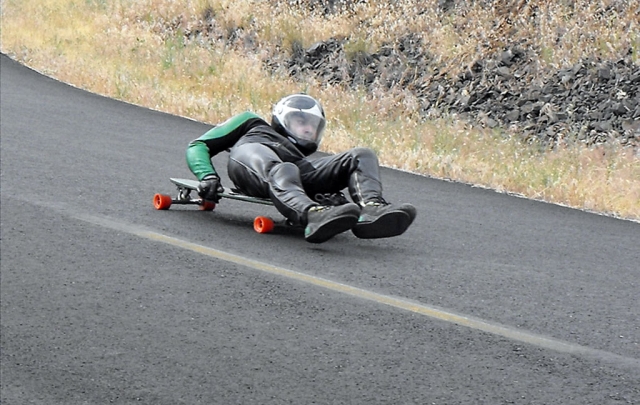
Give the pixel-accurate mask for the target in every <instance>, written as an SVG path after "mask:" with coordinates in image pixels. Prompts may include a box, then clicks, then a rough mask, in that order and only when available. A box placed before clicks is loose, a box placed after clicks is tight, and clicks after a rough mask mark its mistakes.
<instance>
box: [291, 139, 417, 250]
mask: <svg viewBox="0 0 640 405" xmlns="http://www.w3.org/2000/svg"><path fill="white" fill-rule="evenodd" d="M299 166H300V168H301V172H302V175H301V177H302V181H303V184H304V186H305V189H307V191H308V192H310V193H311V192H313V193H323V192H337V191H339V190H341V189H344V188H345V187H348V189H349V194H350V195H351V198H352V199H353V201H354V202H356V203H357V204H358V205H360V206H361V207H362V211H361V214H360V218H359V220H358V223H357V225H356V226H355V227H354V228H353V233H354V234H355V235H356V236H357V237H359V238H386V237H390V236H397V235H400V234H402V233H404V232H405V231H406V230H407V228H408V227H409V226H410V225H411V223H412V222H413V220H414V219H415V217H416V209H415V208H414V207H413V206H412V205H411V204H399V205H397V204H389V203H387V202H386V201H385V200H384V199H383V198H382V183H381V181H380V170H379V164H378V158H377V157H376V155H375V153H374V152H373V151H372V150H371V149H367V148H355V149H351V150H349V151H346V152H344V153H341V154H338V155H333V156H327V157H323V158H319V159H315V160H310V161H309V162H308V163H305V164H304V165H303V164H300V165H299Z"/></svg>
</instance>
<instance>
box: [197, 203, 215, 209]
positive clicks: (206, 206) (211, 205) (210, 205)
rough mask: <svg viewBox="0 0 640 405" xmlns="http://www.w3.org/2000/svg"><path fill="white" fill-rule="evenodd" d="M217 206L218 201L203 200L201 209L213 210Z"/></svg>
mask: <svg viewBox="0 0 640 405" xmlns="http://www.w3.org/2000/svg"><path fill="white" fill-rule="evenodd" d="M215 207H216V203H214V202H211V201H203V202H202V204H200V210H201V211H213V209H214V208H215Z"/></svg>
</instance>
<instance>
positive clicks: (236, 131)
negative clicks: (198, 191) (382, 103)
mask: <svg viewBox="0 0 640 405" xmlns="http://www.w3.org/2000/svg"><path fill="white" fill-rule="evenodd" d="M227 149H230V155H229V163H228V168H227V169H228V174H229V178H230V179H231V181H233V183H234V185H235V187H236V188H237V189H238V190H240V191H241V192H243V193H245V194H247V195H250V196H255V197H263V198H270V199H271V201H273V203H274V205H275V207H276V208H277V209H278V211H279V212H280V213H282V214H283V215H284V216H285V217H286V218H287V219H289V220H290V221H291V222H292V223H294V224H300V225H306V211H307V210H308V209H309V208H310V207H311V206H313V205H318V203H317V202H316V201H314V200H313V199H312V197H313V196H315V195H316V194H325V193H337V192H340V191H342V190H344V189H345V188H347V189H348V192H349V195H350V196H351V198H352V200H353V201H354V202H355V203H357V204H360V203H363V202H366V201H369V200H370V199H372V198H375V197H381V194H382V184H381V182H380V170H379V165H378V159H377V157H376V155H375V153H374V152H373V151H372V150H370V149H367V148H354V149H351V150H348V151H346V152H343V153H339V154H336V155H330V156H315V157H314V156H307V155H306V154H305V153H303V152H302V151H300V150H299V149H298V148H297V147H296V145H295V144H294V143H293V142H292V141H291V140H289V139H288V138H287V137H285V136H283V135H281V134H279V133H278V132H276V131H275V130H274V129H273V128H272V127H271V125H269V124H268V123H267V122H266V121H264V120H263V119H262V118H260V117H259V116H257V115H255V114H253V113H251V112H244V113H241V114H238V115H236V116H234V117H232V118H230V119H229V120H227V121H225V122H224V123H222V124H220V125H217V126H215V127H214V128H212V129H211V130H209V131H208V132H206V133H205V134H204V135H202V136H201V137H200V138H198V139H196V140H194V141H192V142H191V143H190V144H189V147H188V148H187V155H186V158H187V164H188V165H189V168H190V169H191V171H192V172H193V174H194V175H195V176H196V177H197V178H198V180H202V178H203V177H205V176H206V175H208V174H214V173H216V170H215V168H214V167H213V165H212V163H211V158H212V157H213V156H215V155H216V154H218V153H220V152H222V151H224V150H227ZM310 196H311V197H310Z"/></svg>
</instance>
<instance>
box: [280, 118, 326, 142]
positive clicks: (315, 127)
mask: <svg viewBox="0 0 640 405" xmlns="http://www.w3.org/2000/svg"><path fill="white" fill-rule="evenodd" d="M282 124H283V126H284V127H285V128H286V129H287V130H288V131H289V133H291V135H293V136H295V137H296V138H298V139H300V140H304V141H309V142H315V143H319V141H320V138H322V133H323V132H324V126H325V119H324V117H319V116H317V115H315V114H311V113H307V112H304V111H300V110H295V111H289V112H288V113H286V114H285V116H284V122H283V123H282Z"/></svg>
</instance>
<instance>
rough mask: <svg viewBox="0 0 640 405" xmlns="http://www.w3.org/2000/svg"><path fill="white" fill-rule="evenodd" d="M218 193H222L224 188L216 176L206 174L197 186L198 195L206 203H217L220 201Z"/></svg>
mask: <svg viewBox="0 0 640 405" xmlns="http://www.w3.org/2000/svg"><path fill="white" fill-rule="evenodd" d="M220 193H224V187H222V185H221V184H220V177H218V175H217V174H207V175H206V176H204V177H203V178H202V180H200V184H198V195H199V196H200V198H202V199H203V200H206V201H213V202H215V203H217V202H218V201H220Z"/></svg>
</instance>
